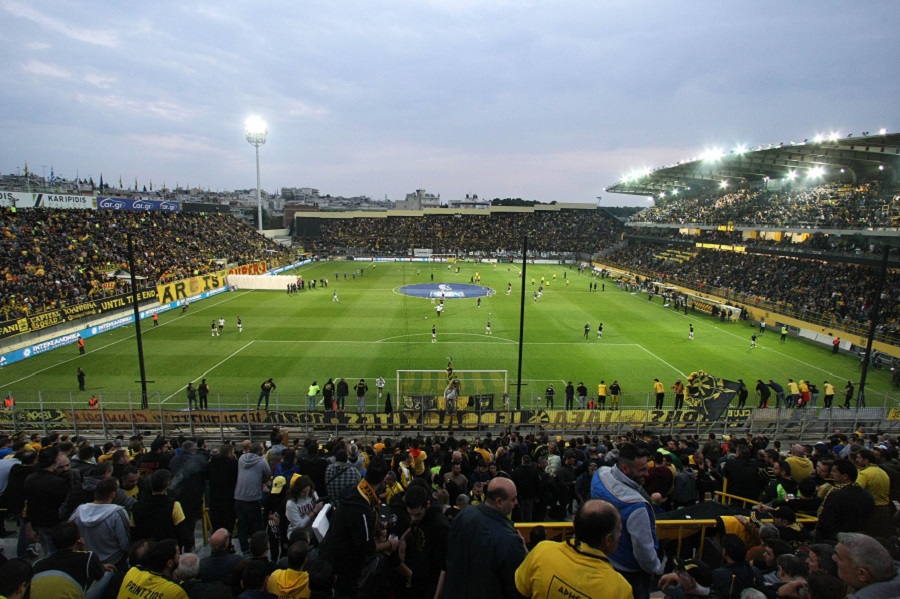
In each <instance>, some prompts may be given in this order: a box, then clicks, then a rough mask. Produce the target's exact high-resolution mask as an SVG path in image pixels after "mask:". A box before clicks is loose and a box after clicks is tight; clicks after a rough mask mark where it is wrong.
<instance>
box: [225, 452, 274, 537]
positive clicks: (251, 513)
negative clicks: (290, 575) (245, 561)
mask: <svg viewBox="0 0 900 599" xmlns="http://www.w3.org/2000/svg"><path fill="white" fill-rule="evenodd" d="M271 476H272V470H271V468H269V464H268V462H266V460H265V458H263V447H262V445H261V444H259V443H253V444H251V445H250V451H249V452H248V453H245V454H244V455H242V456H241V458H240V459H239V460H238V476H237V483H236V484H235V487H234V511H235V514H237V528H238V542H239V543H240V545H241V551H243V552H244V553H245V554H246V553H247V551H249V548H248V545H247V543H248V541H247V537H248V536H249V535H252V534H253V533H255V532H256V531H258V530H263V516H262V504H261V503H260V501H261V499H262V487H263V483H265V482H266V481H267V480H269V478H271Z"/></svg>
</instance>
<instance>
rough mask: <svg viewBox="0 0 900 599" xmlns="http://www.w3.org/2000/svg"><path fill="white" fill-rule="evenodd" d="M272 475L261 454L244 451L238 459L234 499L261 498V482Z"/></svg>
mask: <svg viewBox="0 0 900 599" xmlns="http://www.w3.org/2000/svg"><path fill="white" fill-rule="evenodd" d="M271 476H272V469H271V468H269V463H268V462H267V461H266V460H265V458H263V457H262V456H261V455H257V454H255V453H245V454H244V455H242V456H241V457H240V459H239V460H238V477H237V484H236V485H235V487H234V498H235V500H236V501H259V500H260V499H262V487H263V483H264V482H265V481H267V480H268V479H269V478H270V477H271Z"/></svg>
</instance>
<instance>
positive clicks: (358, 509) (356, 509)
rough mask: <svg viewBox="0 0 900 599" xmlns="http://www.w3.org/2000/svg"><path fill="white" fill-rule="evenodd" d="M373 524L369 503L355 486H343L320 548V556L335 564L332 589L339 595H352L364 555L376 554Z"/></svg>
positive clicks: (373, 512)
mask: <svg viewBox="0 0 900 599" xmlns="http://www.w3.org/2000/svg"><path fill="white" fill-rule="evenodd" d="M375 525H376V522H375V509H374V508H373V507H372V505H370V504H369V502H368V501H366V499H365V498H364V497H363V496H362V495H360V494H359V491H357V489H356V487H347V488H346V489H344V492H343V493H342V494H341V497H340V503H339V505H338V508H337V509H336V510H335V512H334V517H333V519H332V520H331V526H330V527H329V529H328V534H327V535H326V536H325V538H324V539H323V541H322V544H321V545H320V547H319V551H320V553H319V557H320V558H321V559H324V560H325V561H327V562H329V563H331V565H332V566H333V567H334V572H335V575H336V576H337V580H336V581H335V585H334V589H335V591H336V592H337V593H338V594H350V595H354V596H355V591H356V585H357V581H358V579H359V575H360V572H361V571H362V568H363V565H364V564H365V561H366V558H367V557H368V556H369V555H372V554H374V553H375V540H376V534H377V532H376V526H375Z"/></svg>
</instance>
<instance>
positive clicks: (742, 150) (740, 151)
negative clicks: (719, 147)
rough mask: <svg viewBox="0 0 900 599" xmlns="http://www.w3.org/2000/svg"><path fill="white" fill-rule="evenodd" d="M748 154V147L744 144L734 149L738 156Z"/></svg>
mask: <svg viewBox="0 0 900 599" xmlns="http://www.w3.org/2000/svg"><path fill="white" fill-rule="evenodd" d="M746 152H747V146H745V145H743V144H741V145H739V146H738V147H736V148H735V149H734V153H735V154H737V155H738V156H740V155H742V154H745V153H746Z"/></svg>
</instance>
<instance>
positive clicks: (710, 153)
mask: <svg viewBox="0 0 900 599" xmlns="http://www.w3.org/2000/svg"><path fill="white" fill-rule="evenodd" d="M724 156H725V152H723V151H722V150H721V149H720V148H712V149H710V150H707V151H706V152H704V153H703V155H702V156H701V159H703V160H706V161H708V162H715V161H716V160H721V159H722V158H723V157H724Z"/></svg>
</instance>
